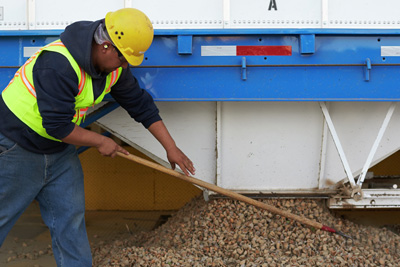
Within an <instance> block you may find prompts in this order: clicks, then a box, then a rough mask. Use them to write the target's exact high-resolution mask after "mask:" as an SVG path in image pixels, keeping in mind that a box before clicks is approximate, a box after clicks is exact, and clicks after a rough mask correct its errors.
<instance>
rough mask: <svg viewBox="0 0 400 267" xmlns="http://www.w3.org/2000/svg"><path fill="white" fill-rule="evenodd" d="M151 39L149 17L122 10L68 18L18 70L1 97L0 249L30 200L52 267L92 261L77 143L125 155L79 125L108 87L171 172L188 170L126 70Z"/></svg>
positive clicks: (151, 105) (108, 140) (146, 95)
mask: <svg viewBox="0 0 400 267" xmlns="http://www.w3.org/2000/svg"><path fill="white" fill-rule="evenodd" d="M152 40H153V27H152V24H151V22H150V20H149V19H148V17H147V16H146V15H145V14H144V13H142V12H141V11H139V10H137V9H134V8H123V9H120V10H117V11H114V12H109V13H107V14H106V16H105V18H104V19H101V20H98V21H94V22H93V21H78V22H75V23H72V24H71V25H69V26H68V27H66V29H65V31H64V32H63V33H62V34H61V35H60V39H59V40H56V41H54V42H52V43H50V44H48V45H46V46H44V47H43V48H41V49H40V50H39V51H38V52H37V53H36V54H34V55H33V56H32V57H31V58H30V59H29V60H27V62H26V63H25V64H24V65H23V66H22V67H21V68H20V69H19V70H18V71H17V72H16V74H15V75H14V77H13V79H12V80H11V81H10V83H9V84H8V86H7V87H6V88H5V89H4V90H3V91H2V94H1V96H2V97H1V98H0V203H1V204H0V246H1V244H2V243H3V242H4V239H5V238H6V236H7V234H8V232H9V231H10V229H11V228H12V226H13V225H14V224H15V222H16V221H17V219H18V217H19V216H20V215H21V214H22V213H23V211H24V210H25V209H26V208H27V207H28V206H29V205H30V203H31V202H32V201H33V200H35V199H36V200H37V201H38V203H39V206H40V211H41V214H42V218H43V221H44V222H45V224H46V225H47V226H48V227H49V229H50V233H51V239H52V248H53V252H54V257H55V260H56V263H57V265H58V266H67V267H68V266H71V267H78V266H92V256H91V249H90V246H89V242H88V237H87V233H86V227H85V219H84V212H85V200H84V188H83V172H82V168H81V164H80V161H79V158H78V155H77V152H76V146H91V147H95V148H97V150H98V152H99V153H100V154H101V155H103V156H110V157H114V156H116V154H117V152H121V153H124V154H129V152H128V151H127V150H125V149H124V148H123V147H121V146H119V145H118V144H117V143H116V142H115V141H114V140H113V139H111V138H108V137H105V136H103V135H101V134H98V133H96V132H93V131H90V130H87V129H84V128H82V127H80V126H79V124H80V123H81V122H82V121H83V120H84V118H85V115H86V111H87V109H88V107H91V106H93V105H95V104H98V103H100V102H101V101H102V99H103V97H104V95H105V94H107V93H110V94H111V96H112V97H113V98H114V99H115V100H116V101H117V102H118V103H119V104H120V105H121V106H122V107H123V108H124V109H125V110H126V111H127V112H128V113H129V114H130V116H131V117H132V118H133V119H134V120H135V121H137V122H139V123H141V124H142V125H143V126H144V127H145V128H147V129H148V130H149V131H150V132H151V134H152V135H153V136H154V137H155V138H156V139H157V140H158V141H159V142H160V143H161V145H162V146H163V147H164V148H165V150H166V154H167V158H168V160H169V162H170V164H171V167H172V168H173V169H175V166H176V165H178V166H179V167H180V169H181V170H182V171H183V172H184V173H185V174H186V175H193V174H194V173H195V168H194V167H193V163H192V161H191V160H190V159H189V158H188V157H187V156H186V155H185V154H184V153H183V152H182V151H181V150H180V149H179V148H178V147H177V145H176V144H175V141H174V140H173V138H172V137H171V135H170V134H169V132H168V130H167V128H166V126H165V125H164V123H163V121H162V120H161V117H160V115H159V111H158V109H157V107H156V105H155V103H154V101H153V98H152V97H151V95H150V94H149V93H148V92H147V91H145V90H143V89H141V88H140V86H139V85H138V81H137V79H136V78H135V77H134V76H133V75H132V73H131V71H130V69H129V64H130V65H133V66H137V65H140V64H141V62H142V60H143V57H144V52H145V51H146V50H147V49H148V48H149V47H150V44H151V43H152Z"/></svg>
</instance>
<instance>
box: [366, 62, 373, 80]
mask: <svg viewBox="0 0 400 267" xmlns="http://www.w3.org/2000/svg"><path fill="white" fill-rule="evenodd" d="M365 65H366V66H365V80H366V81H367V82H369V79H370V71H371V68H372V67H371V59H369V58H367V59H366V60H365Z"/></svg>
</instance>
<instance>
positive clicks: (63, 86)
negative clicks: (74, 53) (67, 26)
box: [33, 51, 78, 139]
mask: <svg viewBox="0 0 400 267" xmlns="http://www.w3.org/2000/svg"><path fill="white" fill-rule="evenodd" d="M33 82H34V85H35V90H36V95H37V103H38V107H39V112H40V114H41V116H42V118H43V127H44V128H45V129H46V132H47V133H48V134H49V135H50V136H53V137H55V138H57V139H62V138H64V137H66V136H67V135H69V134H70V133H71V132H72V130H73V129H74V127H75V125H74V123H72V119H73V116H74V115H75V96H76V95H77V94H78V77H77V75H76V73H75V71H74V70H73V68H72V66H71V64H69V62H68V59H67V58H65V57H64V56H63V55H61V54H59V53H55V52H50V51H44V52H42V53H41V54H40V56H39V57H38V59H37V61H36V64H35V66H34V68H33Z"/></svg>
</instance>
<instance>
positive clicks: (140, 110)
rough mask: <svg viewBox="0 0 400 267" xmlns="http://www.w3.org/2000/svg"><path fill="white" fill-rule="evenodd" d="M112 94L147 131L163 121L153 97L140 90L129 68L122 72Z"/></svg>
mask: <svg viewBox="0 0 400 267" xmlns="http://www.w3.org/2000/svg"><path fill="white" fill-rule="evenodd" d="M110 94H111V96H112V97H113V98H114V99H115V100H116V101H117V102H118V103H119V104H120V105H121V106H122V107H123V108H124V109H125V110H126V111H127V112H128V113H129V115H130V116H131V117H132V118H133V119H134V120H135V121H137V122H140V123H142V124H143V126H144V127H145V128H146V129H147V128H149V127H150V125H151V124H153V123H154V122H156V121H159V120H161V117H160V115H159V111H158V108H157V106H156V104H155V103H154V100H153V97H152V96H151V95H150V94H149V93H148V92H147V91H146V90H144V89H142V88H140V86H139V83H138V81H137V79H136V78H135V77H134V76H133V75H132V73H131V71H130V69H129V68H127V69H124V70H123V71H122V74H121V76H120V78H119V80H118V82H117V83H116V84H115V85H114V86H113V87H112V89H111V92H110Z"/></svg>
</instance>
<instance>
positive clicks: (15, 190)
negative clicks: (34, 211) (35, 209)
mask: <svg viewBox="0 0 400 267" xmlns="http://www.w3.org/2000/svg"><path fill="white" fill-rule="evenodd" d="M34 199H36V200H37V201H38V202H39V205H40V212H41V214H42V218H43V221H44V222H45V223H46V225H47V226H48V227H49V229H50V234H51V239H52V248H53V253H54V258H55V260H56V262H57V266H65V267H78V266H85V267H89V266H90V267H91V266H92V255H91V251H90V245H89V241H88V238H87V233H86V227H85V196H84V188H83V172H82V167H81V163H80V161H79V158H78V155H77V153H76V149H75V147H74V146H73V145H71V146H69V147H68V148H67V149H65V150H64V151H62V152H59V153H55V154H50V155H46V154H35V153H31V152H29V151H27V150H25V149H23V148H21V147H20V146H18V144H16V143H15V142H13V141H11V140H10V139H8V138H7V137H5V136H4V135H3V134H1V133H0V246H1V245H2V244H3V242H4V239H5V238H6V236H7V234H8V233H9V231H10V230H11V228H12V227H13V225H14V224H15V222H16V221H17V219H18V218H19V216H20V215H21V214H22V213H23V212H24V210H25V209H26V208H27V207H28V206H29V205H30V204H31V202H32V201H33V200H34Z"/></svg>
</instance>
